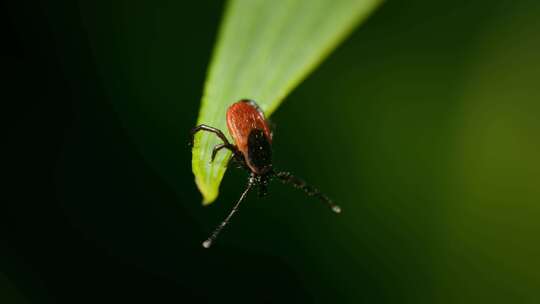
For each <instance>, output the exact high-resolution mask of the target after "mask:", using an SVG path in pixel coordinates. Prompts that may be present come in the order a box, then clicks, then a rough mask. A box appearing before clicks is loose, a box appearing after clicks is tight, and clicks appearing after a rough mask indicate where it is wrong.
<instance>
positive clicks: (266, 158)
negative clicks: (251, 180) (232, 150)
mask: <svg viewBox="0 0 540 304" xmlns="http://www.w3.org/2000/svg"><path fill="white" fill-rule="evenodd" d="M247 148H248V149H247V155H245V156H246V163H247V165H248V166H249V168H250V169H251V170H252V171H253V173H255V174H257V175H261V176H263V175H267V174H268V173H269V172H271V171H272V146H271V145H270V140H269V138H267V136H266V134H265V133H264V131H263V130H260V129H253V130H252V131H251V132H250V133H249V137H248V143H247Z"/></svg>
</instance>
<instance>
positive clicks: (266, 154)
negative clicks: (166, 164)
mask: <svg viewBox="0 0 540 304" xmlns="http://www.w3.org/2000/svg"><path fill="white" fill-rule="evenodd" d="M227 128H228V129H229V134H230V135H231V137H232V138H233V140H234V144H232V143H230V142H229V140H228V139H227V137H226V136H225V134H223V132H222V131H221V130H219V129H216V128H214V127H210V126H207V125H204V124H203V125H198V126H196V127H195V128H193V129H192V130H191V139H190V143H191V144H193V140H194V136H195V134H196V133H197V132H199V131H206V132H210V133H214V134H215V135H216V136H217V137H219V138H220V139H221V140H222V141H223V142H222V143H220V144H218V145H216V146H215V147H214V149H213V150H212V156H211V161H214V159H215V157H216V155H217V153H218V152H219V151H221V150H222V149H228V150H230V151H231V152H232V156H231V158H230V160H232V161H233V162H235V163H236V164H237V165H238V166H239V167H241V168H244V169H245V170H247V171H248V172H249V174H250V175H249V178H248V182H247V186H246V189H245V190H244V192H242V195H240V198H239V199H238V201H237V202H236V204H235V205H234V207H233V209H232V210H231V212H230V213H229V215H228V216H227V217H226V218H225V220H224V221H223V222H222V223H221V224H220V225H219V226H218V227H217V228H216V229H215V230H214V232H213V233H212V234H211V235H210V237H209V238H208V239H207V240H206V241H204V242H203V243H202V245H203V247H204V248H209V247H210V246H211V245H212V243H213V242H214V241H215V239H216V238H217V236H218V234H219V233H220V232H221V230H222V229H223V228H224V227H225V226H226V225H227V224H228V223H229V221H230V220H231V217H232V216H233V215H234V214H235V213H236V212H237V211H238V207H239V206H240V203H241V202H242V201H243V200H244V199H245V198H246V196H247V194H248V192H249V191H250V190H251V189H252V188H253V187H258V188H259V189H258V190H259V196H260V197H262V196H265V195H266V194H267V188H268V183H269V182H270V180H271V179H272V178H277V179H278V180H280V181H281V182H283V183H284V184H290V185H292V186H293V187H295V188H298V189H300V190H303V191H304V192H305V193H306V194H307V195H309V196H314V197H316V198H318V199H319V200H321V201H322V202H324V203H326V204H328V206H329V207H330V208H331V210H332V211H334V212H335V213H340V212H341V208H340V207H339V206H338V205H336V204H334V202H332V200H331V199H330V198H328V197H327V196H326V195H324V194H322V193H321V192H320V191H319V190H318V189H317V188H315V187H312V186H309V185H307V184H306V183H305V182H304V181H303V180H302V179H300V178H297V177H295V176H293V175H292V174H291V173H289V172H281V171H280V172H278V171H275V170H274V169H273V168H272V136H273V134H272V131H271V129H270V126H269V124H268V121H267V120H266V119H265V117H264V113H263V111H262V110H261V108H260V107H259V106H258V105H257V103H256V102H255V101H253V100H249V99H243V100H240V101H238V102H236V103H234V104H232V105H231V106H230V107H229V108H228V109H227Z"/></svg>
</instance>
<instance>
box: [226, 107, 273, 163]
mask: <svg viewBox="0 0 540 304" xmlns="http://www.w3.org/2000/svg"><path fill="white" fill-rule="evenodd" d="M227 127H228V128H229V133H230V134H231V136H232V138H233V140H234V142H235V143H236V147H237V148H238V150H240V152H242V154H244V156H247V153H248V138H249V134H250V133H251V132H252V131H253V130H262V131H263V132H264V135H265V136H266V138H267V139H268V142H270V143H272V136H271V132H270V128H269V127H268V124H267V123H266V119H265V118H264V114H263V113H262V112H261V111H260V109H259V108H258V107H257V105H256V104H255V103H254V102H253V101H249V100H241V101H238V102H236V103H234V104H232V105H231V106H230V107H229V109H228V110H227Z"/></svg>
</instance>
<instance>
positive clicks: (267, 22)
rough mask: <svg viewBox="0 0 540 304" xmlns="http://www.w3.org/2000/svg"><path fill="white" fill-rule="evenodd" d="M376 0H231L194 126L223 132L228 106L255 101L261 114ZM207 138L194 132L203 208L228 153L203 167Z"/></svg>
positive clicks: (213, 140)
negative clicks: (202, 125) (244, 101)
mask: <svg viewBox="0 0 540 304" xmlns="http://www.w3.org/2000/svg"><path fill="white" fill-rule="evenodd" d="M380 2H381V1H380V0H275V1H274V0H232V1H230V2H229V3H228V5H227V8H226V12H225V16H224V19H223V21H222V24H221V28H220V32H219V37H218V41H217V44H216V48H215V50H214V54H213V58H212V62H211V64H210V68H209V73H208V76H207V80H206V83H205V88H204V96H203V98H202V102H201V109H200V113H199V118H198V124H207V125H210V126H213V127H216V128H218V129H221V130H223V131H224V133H225V134H226V135H227V136H228V132H227V131H226V122H225V113H226V110H227V108H228V107H229V105H231V104H232V103H234V102H236V101H238V100H240V99H242V98H249V99H254V100H256V101H257V103H258V104H259V105H260V106H261V108H262V109H263V111H264V112H265V114H266V116H267V117H268V116H269V115H270V114H272V112H274V110H276V108H277V107H278V105H279V104H280V103H281V102H282V101H283V99H284V98H285V96H286V95H287V94H288V93H289V92H290V91H291V90H292V89H293V88H294V87H296V86H297V85H298V84H299V83H300V82H301V81H302V80H303V79H304V78H305V77H306V76H307V75H308V74H309V73H310V72H311V71H313V70H314V69H315V67H316V66H317V65H318V64H319V63H320V62H321V61H322V60H323V59H324V58H325V57H326V56H327V55H328V54H329V53H330V52H331V51H332V50H333V49H334V48H335V47H336V46H337V45H338V44H339V43H340V42H342V41H343V40H344V39H345V37H346V36H347V35H348V34H349V33H350V32H351V31H352V30H353V29H354V28H355V27H356V26H357V25H358V24H359V23H360V22H361V21H362V20H364V19H365V18H366V17H367V16H368V15H369V13H371V12H372V11H373V10H374V9H375V7H376V6H377V5H378V4H379V3H380ZM218 143H220V140H219V139H218V138H217V137H216V136H215V135H213V134H210V133H207V132H199V133H198V134H197V136H196V137H195V145H194V147H193V159H192V166H193V173H194V174H195V182H196V183H197V186H198V187H199V190H200V191H201V193H202V195H203V204H209V203H211V202H212V201H214V200H215V199H216V198H217V196H218V189H219V184H220V182H221V180H222V178H223V175H224V173H225V169H226V166H225V165H226V163H227V160H228V159H229V158H230V152H228V151H227V152H225V151H222V152H220V153H219V154H218V156H217V157H216V159H215V160H214V162H213V163H210V155H211V153H212V148H213V147H214V146H215V145H216V144H218Z"/></svg>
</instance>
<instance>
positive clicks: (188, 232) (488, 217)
mask: <svg viewBox="0 0 540 304" xmlns="http://www.w3.org/2000/svg"><path fill="white" fill-rule="evenodd" d="M223 5H224V4H223V3H222V2H221V1H198V2H197V3H195V2H194V1H193V2H182V1H146V2H145V3H144V4H143V3H141V2H135V1H111V2H109V1H103V2H97V1H95V2H90V1H81V2H80V3H76V2H74V1H66V2H65V3H62V2H60V1H54V2H53V1H50V2H40V3H32V4H30V3H25V2H24V1H12V2H11V3H9V4H7V5H5V7H2V8H1V14H2V16H1V17H2V18H1V22H2V28H3V29H7V31H6V34H5V35H3V41H4V42H3V43H2V45H3V46H2V57H1V61H0V62H1V67H2V68H1V69H2V74H4V75H5V76H7V77H8V81H7V82H5V81H4V82H3V90H2V92H1V97H0V100H2V105H3V109H2V113H3V114H4V115H3V116H5V119H3V123H4V128H5V129H6V130H8V134H7V136H5V137H4V140H3V144H2V147H3V148H2V150H4V151H3V152H4V153H6V156H4V157H3V159H4V166H3V167H4V170H3V172H4V176H6V177H7V179H8V180H9V181H10V182H9V183H8V184H4V186H5V188H6V189H5V190H3V192H4V195H5V199H2V205H3V207H7V211H6V212H2V215H6V217H7V220H5V221H2V222H3V223H6V224H7V225H6V228H5V229H2V230H3V231H5V232H7V234H6V235H5V237H2V247H4V248H3V249H2V250H1V259H0V267H1V268H0V303H102V302H110V301H114V302H118V303H127V302H131V301H132V300H145V301H147V302H149V303H182V302H184V303H189V302H194V303H204V302H227V301H229V300H234V301H236V302H249V303H261V302H285V301H297V302H307V303H311V302H314V303H330V302H335V303H364V302H365V303H540V243H539V238H540V221H539V219H540V140H539V136H538V133H539V132H540V120H539V115H540V85H539V81H538V80H539V79H540V52H539V50H540V18H539V16H540V2H539V1H532V0H531V1H525V0H520V1H502V0H501V1H487V0H486V1H464V0H459V1H428V0H413V1H387V3H385V4H384V5H383V6H382V7H380V9H379V10H378V11H377V12H376V13H375V14H374V15H373V16H372V17H371V18H370V19H369V20H368V21H367V22H366V23H365V24H364V25H363V26H362V27H361V28H359V29H358V30H357V31H356V32H354V34H353V35H352V36H351V37H350V39H348V40H347V41H346V42H345V43H344V44H343V45H342V46H340V47H339V49H338V50H337V51H335V52H334V53H333V54H332V55H331V56H330V58H328V60H327V61H325V62H324V63H323V64H322V65H321V66H320V67H319V68H318V69H317V70H316V71H315V73H314V74H312V75H311V76H310V77H309V78H308V79H307V80H306V81H305V82H304V83H302V84H301V85H300V87H298V88H297V89H296V90H295V91H294V92H293V93H292V94H291V95H290V96H289V97H288V98H287V100H286V101H285V102H284V103H283V105H282V106H281V107H280V109H279V110H278V111H277V112H276V113H275V115H273V117H272V119H273V121H274V122H275V123H276V125H277V129H276V130H275V134H276V135H275V143H274V155H275V159H274V163H275V166H277V167H279V168H283V169H287V170H291V171H292V172H295V173H297V174H298V175H299V176H303V177H304V178H305V179H306V180H308V181H310V182H311V183H313V184H315V185H318V186H319V187H320V188H321V189H323V190H324V191H325V192H327V193H328V194H329V195H330V196H332V197H333V198H335V200H336V201H338V202H339V203H340V205H341V206H342V207H343V209H344V213H343V214H342V215H341V216H335V215H334V214H332V213H331V212H329V211H328V209H327V208H324V206H321V204H320V203H319V202H317V201H314V200H313V199H310V198H308V197H305V196H304V195H302V194H301V193H299V192H297V191H295V190H294V189H289V188H287V187H285V186H283V185H280V184H278V183H275V184H273V185H272V186H271V189H270V195H269V197H267V198H264V199H257V198H256V196H255V195H253V196H251V197H250V198H249V199H248V201H247V202H246V203H245V204H244V205H243V208H242V209H241V212H240V213H239V214H238V216H237V217H236V218H235V219H234V222H233V223H232V224H231V226H230V227H229V228H228V229H227V231H225V233H223V235H222V236H221V238H220V239H219V242H218V243H217V244H216V246H215V247H213V248H212V249H211V250H204V249H203V248H202V247H201V246H200V244H201V241H202V240H204V238H205V237H206V236H207V235H208V234H209V232H211V230H212V229H213V228H214V226H215V225H216V224H217V223H219V222H220V221H221V220H222V219H223V217H224V216H225V215H226V213H227V212H228V211H229V209H230V208H231V206H232V203H233V201H234V200H235V199H236V198H237V197H238V195H239V193H240V192H241V190H242V186H243V185H244V182H245V178H246V174H245V173H244V172H241V171H238V170H230V171H228V172H227V174H226V177H225V179H224V183H223V184H222V187H221V196H220V197H219V199H218V201H216V202H215V203H214V204H212V205H211V206H209V207H202V206H201V203H200V202H201V197H200V194H199V193H198V191H197V189H196V187H195V184H194V182H193V175H192V173H191V167H190V164H191V159H190V157H191V152H190V150H189V148H188V147H187V146H186V141H187V133H188V131H189V129H190V128H191V127H192V126H193V125H194V124H195V121H196V116H197V112H198V106H199V100H200V97H201V93H202V88H203V83H204V78H205V71H206V68H207V65H208V62H209V58H210V55H211V50H212V47H213V42H214V39H215V35H216V31H217V27H218V25H219V21H220V17H221V13H222V8H223ZM231 77H234V75H231ZM4 240H5V241H4ZM4 245H5V246H4Z"/></svg>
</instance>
